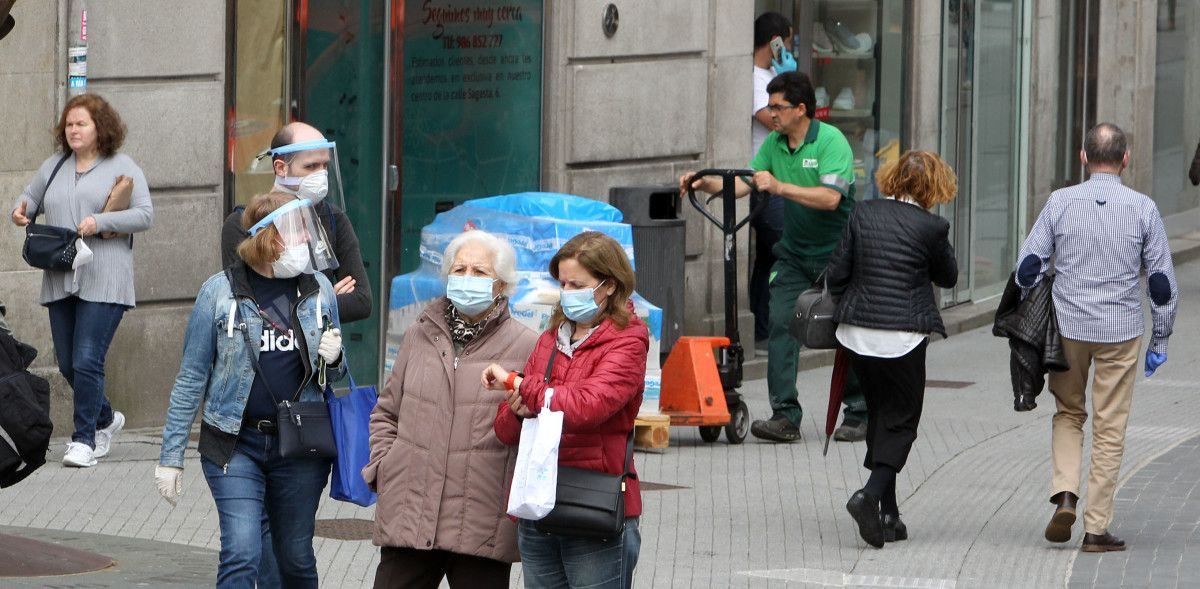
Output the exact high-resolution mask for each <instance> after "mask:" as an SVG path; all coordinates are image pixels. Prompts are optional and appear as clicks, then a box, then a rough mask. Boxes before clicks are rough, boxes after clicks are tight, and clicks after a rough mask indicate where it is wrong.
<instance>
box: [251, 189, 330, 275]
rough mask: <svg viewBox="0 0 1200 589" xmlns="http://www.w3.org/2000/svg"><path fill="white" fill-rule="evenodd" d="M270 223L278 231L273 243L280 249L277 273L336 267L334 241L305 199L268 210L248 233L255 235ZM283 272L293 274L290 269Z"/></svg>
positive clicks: (315, 270) (304, 271) (309, 272)
mask: <svg viewBox="0 0 1200 589" xmlns="http://www.w3.org/2000/svg"><path fill="white" fill-rule="evenodd" d="M271 225H274V226H275V230H276V231H278V232H279V239H278V241H277V242H276V245H277V246H279V247H281V248H282V250H281V251H280V254H279V259H278V260H277V261H276V262H275V264H274V265H275V266H276V274H281V272H280V270H281V269H284V270H291V271H298V272H302V273H305V274H314V273H316V272H323V271H325V270H332V269H335V268H337V267H338V261H337V256H335V255H334V253H333V244H332V243H331V242H330V241H329V237H328V236H326V235H325V229H324V228H323V227H321V223H320V221H318V220H317V217H316V214H315V213H314V212H313V207H312V202H310V201H309V200H308V199H297V200H294V201H291V202H289V203H287V204H285V205H283V206H281V207H279V208H278V209H275V210H274V211H271V213H270V214H269V215H267V216H266V217H263V218H262V220H261V221H259V222H258V223H255V224H254V226H253V227H251V228H250V231H249V233H250V235H251V236H254V235H256V234H257V233H258V232H259V231H262V230H263V229H266V228H267V227H270V226H271ZM286 274H293V275H294V273H293V272H286Z"/></svg>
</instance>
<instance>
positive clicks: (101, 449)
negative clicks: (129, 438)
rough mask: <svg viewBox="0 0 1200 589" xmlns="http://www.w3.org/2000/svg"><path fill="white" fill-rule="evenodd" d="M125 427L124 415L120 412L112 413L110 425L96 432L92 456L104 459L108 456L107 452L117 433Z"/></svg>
mask: <svg viewBox="0 0 1200 589" xmlns="http://www.w3.org/2000/svg"><path fill="white" fill-rule="evenodd" d="M123 427H125V414H124V413H121V412H120V411H113V420H112V423H110V424H108V427H106V428H104V429H98V430H96V449H95V450H94V451H93V452H92V456H95V457H96V458H104V457H105V456H107V455H108V451H109V450H110V449H111V448H112V443H113V440H114V439H116V437H117V432H119V431H121V428H123Z"/></svg>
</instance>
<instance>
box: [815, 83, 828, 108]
mask: <svg viewBox="0 0 1200 589" xmlns="http://www.w3.org/2000/svg"><path fill="white" fill-rule="evenodd" d="M813 95H814V97H815V98H816V99H817V108H825V107H827V106H829V92H828V91H826V90H825V87H824V86H817V89H816V90H813Z"/></svg>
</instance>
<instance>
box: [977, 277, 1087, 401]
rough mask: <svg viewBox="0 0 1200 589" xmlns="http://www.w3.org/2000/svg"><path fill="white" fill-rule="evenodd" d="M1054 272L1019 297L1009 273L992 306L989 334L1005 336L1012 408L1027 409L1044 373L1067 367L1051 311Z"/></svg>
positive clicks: (1042, 385) (1044, 378) (1042, 380)
mask: <svg viewBox="0 0 1200 589" xmlns="http://www.w3.org/2000/svg"><path fill="white" fill-rule="evenodd" d="M1053 291H1054V275H1053V274H1046V275H1045V276H1044V277H1043V278H1042V281H1041V282H1039V283H1038V284H1037V286H1035V287H1033V290H1031V291H1030V292H1029V294H1028V295H1027V296H1026V297H1025V299H1024V300H1021V287H1019V286H1017V283H1016V280H1014V277H1013V276H1012V275H1010V276H1009V277H1008V284H1007V285H1006V286H1005V287H1004V295H1003V296H1001V297H1000V306H999V308H997V309H996V322H995V324H993V325H992V335H995V336H997V337H1006V338H1008V348H1009V350H1010V351H1011V353H1010V355H1009V362H1008V369H1009V374H1010V376H1011V377H1012V388H1013V409H1015V410H1017V411H1029V410H1030V409H1033V408H1034V407H1037V403H1036V402H1035V401H1034V399H1035V398H1036V397H1037V396H1038V393H1041V392H1042V387H1044V386H1045V385H1046V372H1047V371H1050V370H1055V371H1062V370H1067V369H1068V368H1070V367H1069V366H1068V365H1067V358H1066V356H1064V355H1063V348H1062V338H1060V337H1059V334H1058V318H1057V317H1056V316H1055V314H1054V296H1053Z"/></svg>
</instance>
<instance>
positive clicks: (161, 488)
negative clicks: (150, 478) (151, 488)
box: [154, 466, 183, 507]
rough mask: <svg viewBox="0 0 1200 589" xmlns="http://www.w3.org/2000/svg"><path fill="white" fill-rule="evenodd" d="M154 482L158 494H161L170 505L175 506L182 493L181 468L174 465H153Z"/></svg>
mask: <svg viewBox="0 0 1200 589" xmlns="http://www.w3.org/2000/svg"><path fill="white" fill-rule="evenodd" d="M154 484H155V485H156V486H157V487H158V494H159V495H162V498H163V499H166V500H167V503H170V504H171V507H175V503H176V502H177V501H178V500H179V496H180V495H182V494H183V469H182V468H178V467H175V466H155V467H154Z"/></svg>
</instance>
